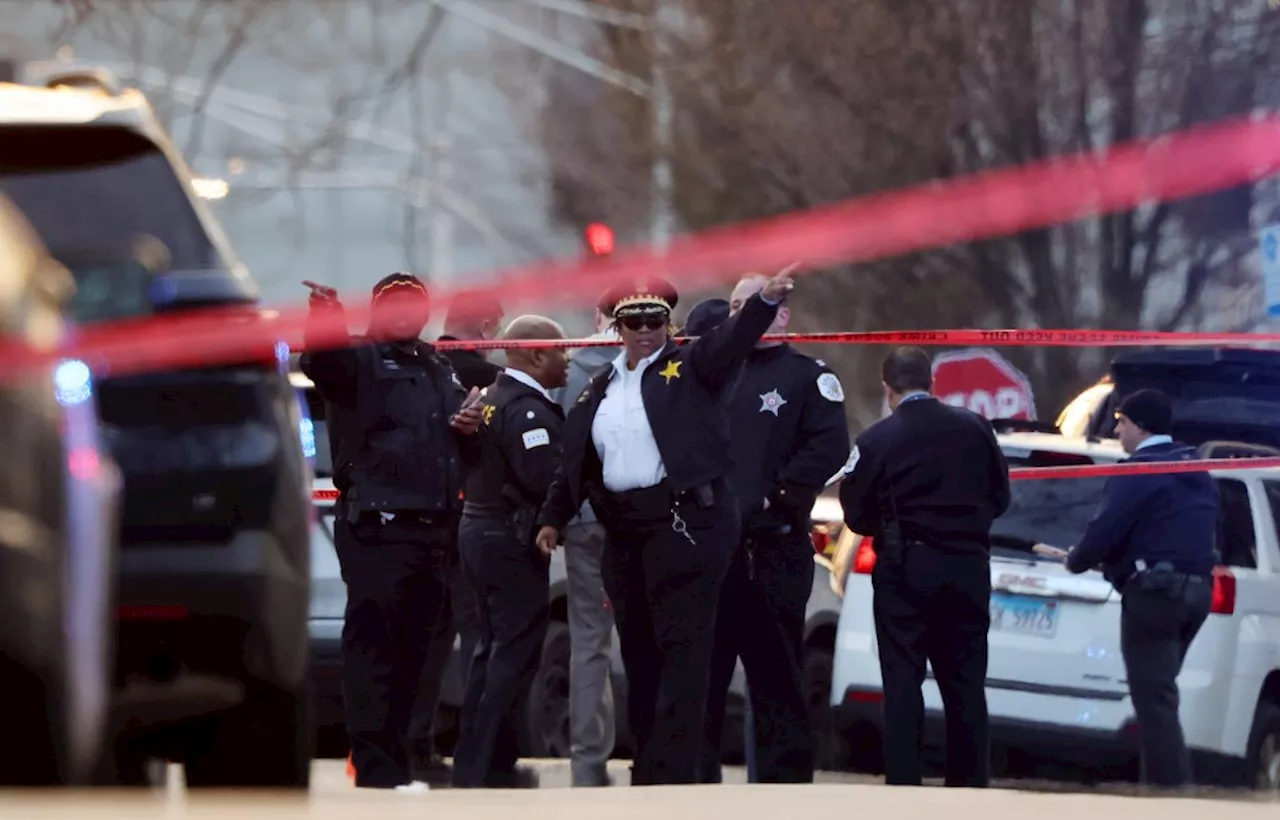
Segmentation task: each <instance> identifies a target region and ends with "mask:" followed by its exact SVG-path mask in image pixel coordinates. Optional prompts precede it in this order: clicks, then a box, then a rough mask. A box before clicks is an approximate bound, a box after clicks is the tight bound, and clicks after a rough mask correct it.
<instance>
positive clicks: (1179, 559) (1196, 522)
mask: <svg viewBox="0 0 1280 820" xmlns="http://www.w3.org/2000/svg"><path fill="white" fill-rule="evenodd" d="M1196 455H1197V454H1196V451H1195V450H1194V449H1193V448H1191V447H1187V446H1185V445H1182V444H1177V443H1170V444H1153V445H1151V446H1150V447H1144V448H1142V449H1141V450H1138V451H1137V452H1136V453H1134V454H1133V455H1132V456H1131V457H1130V458H1129V459H1128V462H1130V463H1139V464H1140V463H1149V462H1159V461H1190V460H1193V459H1195V458H1196ZM1103 493H1104V494H1103V500H1102V506H1101V507H1099V508H1098V512H1097V514H1096V515H1095V516H1094V517H1093V520H1092V521H1090V522H1089V525H1088V527H1086V528H1085V532H1084V537H1083V538H1081V539H1080V543H1079V544H1076V546H1075V547H1074V548H1073V549H1072V550H1071V552H1070V554H1069V555H1068V556H1067V561H1066V565H1067V569H1069V570H1071V571H1072V572H1077V573H1078V572H1084V571H1086V570H1089V569H1092V568H1093V567H1095V566H1098V565H1102V566H1103V574H1104V575H1105V576H1106V577H1107V580H1109V581H1111V582H1112V584H1114V585H1116V587H1117V588H1120V587H1122V586H1123V585H1124V582H1125V581H1126V580H1127V579H1128V578H1129V577H1130V576H1131V575H1132V574H1133V572H1134V570H1135V568H1136V565H1135V562H1136V561H1138V560H1142V561H1145V562H1146V564H1147V565H1148V566H1153V565H1155V564H1156V563H1158V562H1160V561H1167V562H1169V563H1170V564H1172V565H1173V569H1174V571H1175V572H1185V573H1188V574H1191V575H1210V574H1211V573H1212V572H1213V544H1214V535H1215V533H1216V532H1217V526H1218V504H1219V501H1218V488H1217V487H1216V486H1215V485H1214V483H1213V479H1212V478H1211V477H1210V476H1209V474H1208V473H1207V472H1205V473H1157V474H1153V475H1118V476H1112V477H1111V478H1109V479H1107V484H1106V488H1105V489H1104V491H1103Z"/></svg>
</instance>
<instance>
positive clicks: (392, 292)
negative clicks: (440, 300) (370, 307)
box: [373, 273, 430, 302]
mask: <svg viewBox="0 0 1280 820" xmlns="http://www.w3.org/2000/svg"><path fill="white" fill-rule="evenodd" d="M400 295H404V296H408V295H416V296H420V297H421V298H423V299H429V298H430V297H429V296H428V295H427V286H426V285H424V284H423V283H422V280H421V279H419V278H418V277H416V276H414V275H413V274H410V273H393V274H391V275H390V276H384V277H382V278H381V279H379V280H378V284H376V285H374V286H373V301H375V302H376V301H378V300H379V299H381V298H382V297H384V296H400Z"/></svg>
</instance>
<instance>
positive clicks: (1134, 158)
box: [0, 115, 1280, 380]
mask: <svg viewBox="0 0 1280 820" xmlns="http://www.w3.org/2000/svg"><path fill="white" fill-rule="evenodd" d="M1277 172H1280V116H1275V115H1272V116H1265V117H1260V118H1249V117H1245V118H1237V119H1232V120H1226V121H1223V122H1220V123H1216V124H1212V125H1202V126H1197V127H1194V128H1191V129H1187V130H1184V131H1180V132H1174V133H1168V134H1163V135H1161V136H1159V137H1156V138H1153V139H1147V140H1139V141H1135V142H1131V143H1126V144H1122V145H1116V146H1112V147H1111V148H1109V149H1108V150H1105V151H1084V152H1079V153H1075V154H1070V155H1064V156H1058V157H1052V158H1048V159H1045V160H1042V161H1039V162H1035V163H1030V164H1027V165H1023V166H1019V167H1011V168H1003V169H998V170H993V171H985V172H981V173H977V174H970V175H967V176H962V177H955V178H951V179H946V180H940V181H934V182H929V183H925V184H923V185H916V186H910V187H906V188H902V189H899V190H895V191H889V192H883V193H878V194H874V195H871V196H866V197H861V198H856V199H850V200H846V201H844V202H838V203H834V204H831V205H825V206H821V207H816V208H811V209H808V210H805V211H799V212H794V213H790V214H785V215H783V216H778V217H773V218H769V219H763V220H754V221H749V222H743V223H739V224H736V225H728V226H722V227H717V228H713V229H709V230H706V231H703V232H701V233H698V234H693V235H686V236H680V237H676V238H675V239H674V240H673V241H672V242H671V244H670V245H669V246H667V247H666V248H653V247H647V246H640V247H633V248H628V249H622V250H620V251H619V252H618V253H616V254H615V255H613V256H611V257H608V258H605V259H592V260H588V261H582V260H561V261H553V262H547V263H542V264H537V265H532V266H528V267H521V268H517V269H515V270H511V271H507V272H499V273H498V274H497V275H496V276H495V278H494V279H493V280H492V282H491V283H490V284H487V285H485V286H483V287H478V288H465V289H452V290H445V291H444V292H443V293H437V294H435V295H434V297H433V302H434V303H435V305H436V309H437V310H438V309H439V307H440V304H441V303H444V304H445V305H448V306H457V307H458V308H460V309H462V310H463V311H466V310H471V309H479V305H481V304H482V303H484V302H486V301H488V300H491V299H499V300H501V302H502V303H503V305H504V306H507V307H508V308H510V307H512V306H515V305H525V304H546V303H548V302H554V303H555V304H556V307H557V308H558V309H565V308H572V307H577V306H588V305H592V304H594V303H595V302H596V300H597V298H598V296H599V294H600V293H602V292H604V291H606V290H608V289H609V288H612V287H614V286H617V285H620V284H624V283H628V282H633V281H636V280H637V279H642V278H644V277H646V276H654V275H658V276H663V277H665V278H667V279H669V280H671V281H673V282H674V283H675V284H677V285H678V286H679V288H680V289H681V290H684V291H685V292H689V291H697V290H699V289H703V288H706V287H709V286H713V285H717V284H720V283H723V282H724V281H726V280H732V279H735V278H737V277H738V276H740V275H741V274H742V273H744V272H746V271H774V270H780V269H782V268H783V267H785V266H787V265H788V264H790V263H793V262H799V263H801V264H802V265H803V266H805V268H807V269H813V268H818V267H823V266H831V265H836V264H849V263H859V262H869V261H873V260H876V259H883V258H887V257H892V256H900V255H903V254H907V253H911V252H916V251H922V250H927V249H930V248H937V247H945V246H948V245H954V244H957V243H961V242H968V241H973V240H977V239H983V238H989V237H993V236H1004V235H1009V234H1013V233H1017V232H1020V231H1026V230H1031V229H1035V228H1043V227H1048V226H1050V225H1055V224H1059V223H1064V222H1071V221H1075V220H1079V219H1082V218H1085V217H1089V216H1094V215H1098V214H1103V213H1111V212H1115V211H1122V210H1127V209H1130V208H1134V207H1137V206H1139V205H1143V204H1148V203H1154V202H1168V201H1173V200H1178V199H1183V198H1186V197H1191V196H1197V195H1202V194H1207V193H1212V192H1214V191H1218V190H1222V189H1226V188H1232V187H1236V186H1239V185H1243V184H1247V183H1252V182H1256V181H1258V180H1261V179H1265V178H1267V177H1270V176H1273V175H1275V174H1276V173H1277ZM361 301H362V302H364V303H365V304H359V305H348V306H347V311H346V320H342V319H340V318H337V317H330V318H328V319H326V320H323V321H320V322H317V323H315V324H314V325H313V326H312V327H311V331H313V332H311V333H309V334H308V335H309V338H308V344H309V345H310V346H311V347H313V348H317V349H318V348H324V347H341V346H344V345H346V344H347V343H348V341H349V330H348V327H347V321H352V322H354V323H355V324H356V325H357V326H365V325H367V323H368V319H369V307H368V305H367V297H366V298H364V299H362V300H361ZM389 307H391V306H389ZM410 310H412V311H413V312H417V308H405V312H406V315H408V313H409V311H410ZM307 312H308V311H307V307H306V305H305V304H300V305H297V306H293V307H289V308H282V309H280V310H278V311H277V310H273V311H269V312H265V311H263V312H259V313H260V314H261V315H259V316H258V317H257V319H258V320H257V321H253V320H252V319H251V318H250V317H248V316H246V315H245V310H244V308H239V309H235V310H226V309H208V310H201V311H194V310H193V311H190V312H182V313H172V314H167V315H162V316H153V317H148V318H146V319H141V320H122V321H117V322H109V323H103V324H99V325H94V326H91V327H86V328H83V329H80V330H78V331H77V333H76V337H75V338H74V339H73V340H71V341H70V342H68V343H66V344H63V345H59V346H57V347H56V348H50V349H42V350H34V349H31V348H29V347H26V346H22V345H18V344H14V343H12V342H10V343H7V344H5V343H0V380H4V379H10V380H11V379H13V378H16V377H17V376H19V375H21V374H22V373H24V372H30V370H32V369H43V368H48V367H50V366H52V365H53V364H54V363H56V362H57V361H58V360H60V359H64V358H77V359H81V360H83V361H85V362H87V363H89V364H90V366H91V368H93V370H94V372H95V373H100V372H104V371H105V372H110V373H111V374H113V375H122V374H126V373H140V372H147V371H151V370H162V369H167V368H175V367H189V366H209V365H215V364H229V363H232V362H236V361H242V360H245V359H247V358H250V357H259V356H264V355H271V354H270V351H277V352H278V351H279V350H280V349H281V345H283V349H284V351H285V352H287V351H288V350H289V347H290V346H293V347H297V346H298V345H299V343H300V341H301V340H302V338H303V335H304V330H305V329H307V325H308V322H307ZM268 314H270V315H269V316H268ZM931 332H932V333H935V334H936V333H951V334H956V333H961V332H960V331H931ZM971 332H973V333H979V334H983V333H1000V332H1009V333H1018V332H1022V333H1036V332H1043V333H1048V334H1053V333H1077V334H1088V333H1107V332H1105V331H971ZM904 333H905V334H906V335H902V334H904ZM891 336H892V334H890V335H889V336H886V335H885V334H883V333H872V334H870V335H867V336H864V337H863V338H862V340H861V341H862V343H864V344H872V343H881V344H889V343H893V344H896V343H909V344H924V343H930V340H929V339H928V338H925V337H926V336H927V334H926V333H924V332H919V331H914V332H899V335H898V336H897V337H893V338H890V337H891ZM937 338H938V337H937V336H936V335H935V336H934V337H933V339H934V341H933V342H932V343H937V344H961V343H967V342H961V341H960V339H961V338H962V337H961V336H958V335H953V336H949V337H948V338H950V339H953V341H948V342H940V341H937ZM1059 338H1062V337H1059ZM847 340H848V341H849V342H851V343H852V342H854V341H855V340H854V339H853V338H848V339H847ZM813 341H817V339H813ZM1256 341H1257V339H1256V337H1254V338H1253V339H1252V341H1251V342H1250V343H1254V342H1256ZM981 343H983V344H1001V343H1006V342H1002V340H1001V339H1000V338H999V337H993V338H988V339H986V340H985V341H983V342H981ZM1007 343H1008V344H1048V343H1050V341H1036V340H1035V339H1034V338H1030V339H1026V340H1024V341H1014V340H1010V341H1008V342H1007ZM1060 343H1062V344H1067V343H1068V342H1067V341H1060ZM1122 343H1124V342H1123V341H1120V340H1118V339H1115V340H1113V341H1083V340H1082V341H1079V342H1075V343H1073V344H1080V345H1084V344H1122ZM1132 343H1134V344H1153V343H1159V342H1152V341H1150V340H1146V341H1142V342H1132ZM1201 343H1205V342H1201ZM505 346H507V347H512V345H510V344H506V345H505Z"/></svg>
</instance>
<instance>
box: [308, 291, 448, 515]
mask: <svg viewBox="0 0 1280 820" xmlns="http://www.w3.org/2000/svg"><path fill="white" fill-rule="evenodd" d="M326 311H332V316H331V317H330V319H329V320H330V321H333V320H335V319H336V320H338V321H341V319H342V315H343V312H342V306H341V305H339V304H337V303H333V304H331V305H324V304H323V303H322V304H319V305H313V306H312V308H311V313H310V316H309V328H308V329H309V330H310V329H311V328H313V327H315V326H316V322H318V321H319V322H323V321H324V314H325V313H326ZM308 335H311V334H308ZM299 364H300V366H301V369H302V372H303V373H305V374H306V375H307V376H308V377H309V378H310V379H311V381H312V382H314V383H315V386H316V390H317V392H319V394H320V396H321V398H323V399H324V401H325V404H326V408H325V415H326V418H327V419H328V427H329V445H330V450H331V452H332V453H333V465H334V472H333V483H334V486H335V487H337V489H338V490H339V492H340V496H339V500H338V504H339V505H340V507H341V508H342V511H343V512H341V513H340V514H347V513H359V512H367V511H373V510H385V511H410V510H413V511H420V512H428V513H442V514H448V515H453V514H456V513H457V512H458V510H459V507H460V501H459V494H460V492H461V490H462V483H463V469H464V466H463V463H462V448H463V447H466V446H469V442H466V441H465V438H466V437H463V436H461V435H460V434H458V433H456V432H455V431H454V430H453V429H452V428H451V427H450V426H449V419H450V417H451V416H452V415H453V414H454V413H456V412H457V411H458V409H459V408H460V407H461V405H462V401H463V398H464V397H465V392H464V391H463V388H462V384H461V383H460V382H459V380H458V376H457V374H456V373H454V371H453V368H452V367H451V366H450V365H449V362H448V361H447V360H446V359H445V358H444V357H443V356H441V355H440V354H439V353H438V352H437V351H436V350H435V348H433V347H432V346H431V345H429V344H426V343H425V342H421V341H416V342H414V343H412V344H408V345H397V344H390V343H383V342H377V341H374V340H371V339H368V338H365V337H361V336H353V337H351V339H350V342H349V344H348V346H346V347H341V348H335V349H329V350H308V351H307V352H306V353H304V354H303V355H302V357H301V359H300V362H299Z"/></svg>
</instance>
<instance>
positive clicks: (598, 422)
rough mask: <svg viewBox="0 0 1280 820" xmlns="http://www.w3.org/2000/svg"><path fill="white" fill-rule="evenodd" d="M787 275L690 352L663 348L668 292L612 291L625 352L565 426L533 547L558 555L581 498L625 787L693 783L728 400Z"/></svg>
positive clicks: (730, 505)
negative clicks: (599, 536) (594, 555)
mask: <svg viewBox="0 0 1280 820" xmlns="http://www.w3.org/2000/svg"><path fill="white" fill-rule="evenodd" d="M789 274H790V269H788V270H787V271H784V272H783V273H781V274H779V275H778V276H775V277H774V278H773V279H771V280H770V281H769V283H768V284H767V285H766V286H765V287H764V288H763V290H762V291H761V292H760V293H759V294H757V295H756V296H753V297H752V298H751V299H749V300H747V302H746V304H745V305H744V306H743V308H742V310H741V312H739V314H738V315H737V316H735V317H733V318H731V319H729V320H728V321H727V322H725V323H724V324H722V325H721V326H720V327H718V328H716V329H714V330H712V331H710V332H709V333H707V335H705V336H703V337H702V338H701V339H699V340H698V341H695V342H691V343H690V344H687V345H677V344H675V343H674V342H673V341H672V339H671V333H670V322H671V309H672V308H673V307H674V306H675V302H676V298H677V295H676V292H675V289H674V288H672V287H671V286H670V285H669V284H668V283H665V282H661V281H651V282H649V283H641V284H640V285H638V286H637V287H634V288H626V289H623V290H621V291H619V292H617V293H616V294H615V298H614V299H613V300H611V301H613V302H614V311H613V313H614V318H615V321H616V323H617V327H618V332H619V334H620V335H621V337H622V343H623V350H622V352H621V353H619V354H618V357H617V358H616V359H615V360H614V361H613V363H612V364H610V365H608V366H607V367H605V368H602V369H601V370H600V371H599V372H598V373H597V374H596V375H595V376H593V377H592V379H591V381H590V382H589V383H588V386H587V388H586V390H584V391H583V393H582V396H581V397H580V398H579V399H578V402H577V403H576V404H575V405H574V406H573V408H572V409H571V410H570V411H569V415H568V418H567V419H566V421H565V429H564V461H563V464H562V469H561V470H560V471H558V472H557V474H556V480H555V482H554V483H553V484H552V486H551V490H550V492H549V493H548V496H547V501H546V503H545V504H544V505H543V507H542V512H541V515H540V516H539V523H540V524H541V525H542V529H541V530H540V531H539V532H538V545H539V546H540V547H541V548H542V549H544V550H545V551H548V552H550V551H552V550H554V549H555V546H556V544H557V543H558V541H559V540H560V533H561V532H562V531H563V529H564V527H565V525H567V524H568V523H569V521H570V520H571V519H572V518H573V516H574V514H575V513H576V512H577V511H578V508H579V507H580V506H581V505H582V502H583V501H584V500H590V501H591V506H592V508H593V509H594V510H595V511H596V515H597V517H598V518H599V520H600V522H601V523H602V524H603V525H604V528H605V530H606V531H607V532H608V535H609V545H608V548H607V551H606V553H605V556H604V566H603V575H604V583H605V590H606V591H607V592H608V594H609V599H610V601H611V602H612V604H613V608H614V614H615V617H616V620H617V625H618V634H619V638H620V639H621V650H622V660H623V664H624V666H625V667H626V674H627V687H628V703H627V706H628V712H629V717H630V722H631V729H632V732H633V734H634V736H635V741H636V754H635V762H634V764H633V766H632V773H631V782H632V783H633V784H635V785H649V784H657V783H696V782H698V781H699V779H700V778H699V769H700V762H701V760H700V758H701V747H702V738H703V732H704V730H705V727H704V721H705V719H706V703H707V685H708V677H709V673H710V665H711V650H712V643H713V636H714V632H715V614H716V607H717V604H718V602H719V597H720V586H721V584H722V582H723V580H724V576H725V572H726V571H727V570H728V567H729V562H730V558H731V556H732V554H733V551H734V549H735V548H736V547H737V544H738V533H739V525H740V521H739V513H738V504H737V501H736V500H735V498H734V495H733V491H732V490H731V489H730V487H729V484H728V481H727V475H728V472H729V468H730V464H731V455H730V449H729V431H728V419H727V418H726V415H725V408H724V391H725V389H726V388H727V387H728V386H729V384H730V383H731V381H732V380H733V379H734V378H735V377H736V375H737V373H738V372H739V370H740V369H741V367H742V363H743V361H745V359H746V358H747V356H748V355H749V354H750V353H751V350H752V348H753V347H754V346H755V343H756V341H757V340H759V338H760V336H761V334H763V333H764V331H765V330H767V329H768V327H769V325H770V324H771V323H772V322H773V317H774V315H775V314H776V312H777V306H778V303H779V302H780V301H781V300H782V298H783V297H784V296H786V294H787V292H788V291H790V289H791V287H792V281H791V278H790V275H789Z"/></svg>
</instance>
